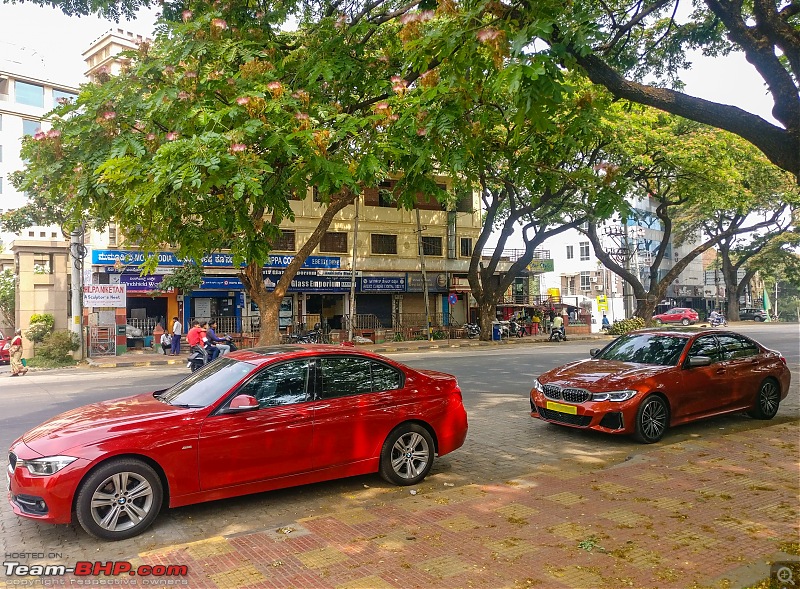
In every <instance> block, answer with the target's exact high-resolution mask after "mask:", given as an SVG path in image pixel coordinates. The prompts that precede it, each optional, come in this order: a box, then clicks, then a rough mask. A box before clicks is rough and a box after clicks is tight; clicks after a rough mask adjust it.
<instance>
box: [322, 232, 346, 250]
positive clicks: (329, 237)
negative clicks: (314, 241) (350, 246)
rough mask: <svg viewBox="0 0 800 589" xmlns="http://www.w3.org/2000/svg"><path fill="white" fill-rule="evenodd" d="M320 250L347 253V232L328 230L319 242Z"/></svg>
mask: <svg viewBox="0 0 800 589" xmlns="http://www.w3.org/2000/svg"><path fill="white" fill-rule="evenodd" d="M319 251H321V252H330V253H337V254H346V253H347V233H344V232H336V231H328V232H327V233H325V235H324V236H323V237H322V240H321V241H320V242H319Z"/></svg>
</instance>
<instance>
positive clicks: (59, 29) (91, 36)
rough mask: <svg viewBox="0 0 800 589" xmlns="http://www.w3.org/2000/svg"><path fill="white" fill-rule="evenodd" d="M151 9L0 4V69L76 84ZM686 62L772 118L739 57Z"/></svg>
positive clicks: (145, 25)
mask: <svg viewBox="0 0 800 589" xmlns="http://www.w3.org/2000/svg"><path fill="white" fill-rule="evenodd" d="M0 1H1V0H0ZM156 13H157V10H156V9H147V10H142V11H140V12H139V15H138V18H137V20H136V21H133V22H126V21H123V22H121V23H119V24H117V23H114V22H111V21H106V20H102V19H99V18H97V17H67V16H65V15H64V14H63V13H62V12H61V11H60V10H57V9H54V8H49V7H39V6H35V5H33V4H0V69H4V64H3V61H4V59H5V60H7V59H9V58H10V59H15V56H19V54H20V51H22V53H23V54H24V55H25V56H26V57H27V58H28V59H30V60H31V61H33V62H34V63H36V64H37V68H41V69H42V72H43V73H42V77H44V78H45V79H48V80H50V81H55V82H60V83H65V84H68V85H76V86H77V85H78V84H79V83H81V82H82V81H83V73H84V72H85V71H86V65H85V64H84V62H83V60H82V58H81V54H82V53H83V52H84V51H86V49H88V47H89V45H90V44H91V42H92V41H94V40H95V39H97V38H98V37H100V36H101V35H102V34H103V33H104V32H106V31H108V30H109V29H112V28H116V27H121V28H123V29H124V30H126V31H130V32H132V33H135V34H140V35H143V36H147V35H150V34H152V31H153V24H154V22H155V19H156ZM10 45H14V46H15V47H14V48H12V47H11V46H10ZM20 48H24V49H23V50H20ZM26 61H27V59H26ZM692 61H693V63H694V67H693V69H692V70H689V71H687V72H685V73H684V74H683V75H682V77H683V80H684V82H685V83H686V90H687V91H688V92H689V93H690V94H693V95H695V96H700V97H702V98H707V99H709V100H714V101H716V102H723V103H726V104H732V105H735V106H739V107H741V108H744V109H745V110H748V111H749V112H753V113H756V114H759V115H761V116H762V117H764V118H766V119H768V120H771V121H773V122H774V119H772V117H771V114H770V111H771V108H772V104H771V100H770V99H769V97H768V95H767V93H766V90H765V88H764V84H763V81H762V80H761V78H760V77H759V76H758V74H757V73H756V71H755V69H754V68H753V67H752V66H751V65H750V64H748V63H747V62H746V61H745V59H744V56H743V55H741V54H739V55H733V56H729V57H727V58H716V59H709V58H704V57H703V56H701V55H699V53H698V54H693V55H692ZM37 77H38V76H37Z"/></svg>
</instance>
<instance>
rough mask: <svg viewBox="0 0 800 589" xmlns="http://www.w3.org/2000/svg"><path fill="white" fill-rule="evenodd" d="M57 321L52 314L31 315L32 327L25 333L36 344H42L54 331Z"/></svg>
mask: <svg viewBox="0 0 800 589" xmlns="http://www.w3.org/2000/svg"><path fill="white" fill-rule="evenodd" d="M55 322H56V319H55V317H53V315H51V314H50V313H35V314H33V315H31V321H30V325H29V326H28V329H27V331H26V332H25V337H26V338H28V339H29V340H31V341H32V342H34V343H37V344H39V343H42V342H43V341H44V340H45V338H46V337H47V336H48V335H49V334H50V333H51V332H52V331H53V327H54V326H55Z"/></svg>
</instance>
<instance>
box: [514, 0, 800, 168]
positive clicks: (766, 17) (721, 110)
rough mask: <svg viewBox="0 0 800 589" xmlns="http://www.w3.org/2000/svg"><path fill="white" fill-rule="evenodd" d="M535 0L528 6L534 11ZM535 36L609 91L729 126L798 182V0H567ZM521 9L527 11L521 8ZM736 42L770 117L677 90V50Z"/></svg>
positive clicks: (716, 48)
mask: <svg viewBox="0 0 800 589" xmlns="http://www.w3.org/2000/svg"><path fill="white" fill-rule="evenodd" d="M536 6H537V5H536V4H531V8H530V10H532V11H534V12H535V11H536ZM566 6H567V7H568V8H567V10H566V12H564V13H563V14H562V17H563V18H558V19H556V21H555V22H554V26H553V27H552V30H551V31H550V32H545V33H544V34H543V35H542V37H543V38H544V39H546V40H547V41H549V42H550V43H552V46H553V48H554V49H555V51H556V53H560V54H562V55H563V56H564V61H565V63H572V62H573V61H574V62H576V63H577V64H579V65H580V66H581V67H582V68H583V69H584V70H585V71H586V72H587V73H588V75H589V77H590V78H591V79H592V81H594V82H595V83H597V84H602V85H603V86H605V87H607V88H608V89H609V90H610V91H611V92H612V93H613V94H614V95H615V96H617V97H619V98H625V99H628V100H631V101H634V102H638V103H641V104H646V105H649V106H653V107H656V108H659V109H661V110H664V111H667V112H670V113H673V114H676V115H680V116H682V117H685V118H687V119H691V120H694V121H697V122H701V123H704V124H707V125H711V126H713V127H717V128H720V129H725V130H727V131H730V132H732V133H735V134H737V135H739V136H741V137H743V138H744V139H746V140H747V141H749V142H750V143H752V144H753V145H755V146H756V147H758V148H759V149H760V150H761V151H762V152H763V153H764V154H765V155H766V156H767V157H768V158H769V159H770V161H772V162H773V163H774V164H776V165H777V166H779V167H781V168H783V169H784V170H787V171H789V172H791V173H792V174H794V176H795V178H796V179H797V180H798V181H800V4H798V3H797V2H796V1H793V0H753V2H741V1H739V0H704V1H696V2H693V3H691V5H689V3H687V2H681V1H680V0H647V1H639V0H636V1H631V0H614V1H611V2H576V3H569V4H567V5H566ZM525 12H527V11H525ZM689 49H699V50H701V51H702V52H703V54H705V55H707V56H711V57H718V56H722V55H726V54H728V53H729V52H731V51H741V52H743V53H744V55H745V57H746V58H747V61H748V62H750V63H751V64H752V65H753V67H754V68H755V69H756V71H757V72H758V74H759V75H760V76H761V78H762V79H763V80H764V84H765V86H766V90H767V91H768V92H769V93H770V95H771V96H772V100H773V103H774V107H773V109H772V115H773V116H774V117H775V119H776V120H777V121H778V123H779V124H778V125H775V124H773V123H771V122H769V121H766V120H765V119H763V118H762V117H760V116H758V115H756V114H754V113H751V112H747V111H745V110H743V109H740V108H737V107H734V106H730V105H728V104H724V103H722V102H712V101H709V100H704V99H701V98H698V97H696V96H692V95H689V94H687V93H685V92H683V91H682V84H681V83H680V72H681V70H683V69H686V68H688V67H691V64H690V63H689V60H688V59H687V55H686V52H687V50H689Z"/></svg>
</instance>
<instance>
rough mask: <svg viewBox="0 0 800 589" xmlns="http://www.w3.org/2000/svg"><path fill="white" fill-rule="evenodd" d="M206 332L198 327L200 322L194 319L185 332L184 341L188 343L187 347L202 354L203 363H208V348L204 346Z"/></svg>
mask: <svg viewBox="0 0 800 589" xmlns="http://www.w3.org/2000/svg"><path fill="white" fill-rule="evenodd" d="M205 339H206V333H205V331H203V328H202V327H200V322H199V321H197V320H196V319H195V320H194V321H192V327H191V329H189V332H188V333H187V334H186V341H187V342H188V343H189V349H190V350H192V351H195V352H199V353H200V354H202V355H203V364H208V350H206V347H205Z"/></svg>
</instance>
